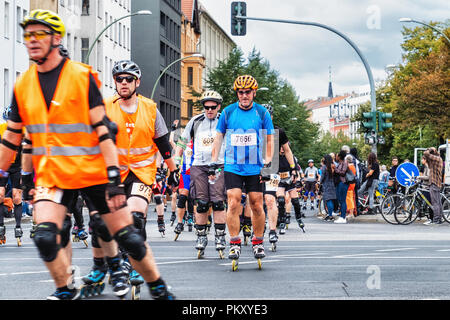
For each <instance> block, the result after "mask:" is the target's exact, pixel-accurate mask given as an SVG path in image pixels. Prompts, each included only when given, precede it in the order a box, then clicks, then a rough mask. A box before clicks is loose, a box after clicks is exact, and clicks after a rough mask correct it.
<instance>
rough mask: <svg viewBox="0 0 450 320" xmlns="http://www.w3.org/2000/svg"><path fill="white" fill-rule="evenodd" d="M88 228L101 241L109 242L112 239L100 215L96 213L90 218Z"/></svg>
mask: <svg viewBox="0 0 450 320" xmlns="http://www.w3.org/2000/svg"><path fill="white" fill-rule="evenodd" d="M89 227H90V228H91V229H92V231H93V233H95V234H96V235H97V236H98V237H99V238H100V239H102V240H103V241H105V242H110V241H111V240H112V239H113V238H112V237H111V234H110V233H109V230H108V228H107V227H106V224H105V222H104V221H103V219H102V218H101V217H100V214H98V213H96V214H94V215H92V216H91V219H90V221H89Z"/></svg>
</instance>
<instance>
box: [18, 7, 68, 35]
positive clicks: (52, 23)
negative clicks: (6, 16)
mask: <svg viewBox="0 0 450 320" xmlns="http://www.w3.org/2000/svg"><path fill="white" fill-rule="evenodd" d="M30 24H43V25H46V26H47V27H49V28H50V29H52V30H53V31H54V32H56V33H59V34H60V35H61V37H64V35H65V34H66V27H65V26H64V23H63V22H62V20H61V18H60V17H59V16H58V15H57V14H56V13H54V12H53V11H50V10H42V9H36V10H33V11H31V12H30V14H29V15H28V16H26V17H25V18H24V19H23V21H22V22H21V23H20V26H21V27H22V28H24V29H25V27H26V26H28V25H30Z"/></svg>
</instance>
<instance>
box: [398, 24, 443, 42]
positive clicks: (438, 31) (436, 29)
mask: <svg viewBox="0 0 450 320" xmlns="http://www.w3.org/2000/svg"><path fill="white" fill-rule="evenodd" d="M398 21H399V22H415V23H418V24H421V25H424V26H427V27H428V28H431V29H433V30H434V31H436V32H437V33H439V34H441V35H442V36H443V37H444V38H445V39H447V41H448V43H449V44H450V39H449V38H448V37H447V36H446V35H445V34H444V33H443V32H442V31H441V30H439V29H438V28H435V27H433V26H430V25H429V24H426V23H425V22H422V21H418V20H414V19H411V18H400V19H398Z"/></svg>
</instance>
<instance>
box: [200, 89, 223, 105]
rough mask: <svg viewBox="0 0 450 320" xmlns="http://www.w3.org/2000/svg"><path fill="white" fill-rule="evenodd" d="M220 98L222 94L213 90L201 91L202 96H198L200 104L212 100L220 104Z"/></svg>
mask: <svg viewBox="0 0 450 320" xmlns="http://www.w3.org/2000/svg"><path fill="white" fill-rule="evenodd" d="M222 100H223V99H222V96H221V95H220V94H219V93H218V92H216V91H213V90H208V91H205V92H203V94H202V96H201V97H200V102H201V103H202V104H204V103H205V102H206V101H214V102H217V103H218V104H221V103H222Z"/></svg>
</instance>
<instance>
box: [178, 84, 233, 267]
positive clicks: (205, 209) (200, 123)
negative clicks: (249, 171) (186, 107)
mask: <svg viewBox="0 0 450 320" xmlns="http://www.w3.org/2000/svg"><path fill="white" fill-rule="evenodd" d="M200 103H201V104H202V106H203V108H204V112H203V113H201V114H199V115H197V116H195V117H193V118H192V119H191V120H190V121H189V122H188V123H187V125H186V128H185V129H184V131H183V134H182V136H181V137H180V139H181V140H182V141H191V140H192V141H193V149H194V150H195V152H194V157H193V162H192V165H191V167H190V172H191V195H192V197H193V198H194V199H195V203H196V205H197V212H196V214H195V222H196V223H195V229H196V234H197V242H196V245H195V248H196V249H197V250H198V257H199V258H200V257H202V256H203V255H204V252H205V248H206V246H207V244H208V238H207V224H208V213H209V211H210V209H211V208H212V211H213V218H214V230H215V247H216V250H217V251H218V252H219V256H220V258H223V254H222V252H223V250H225V245H226V241H225V223H226V215H225V203H224V201H225V197H226V196H225V180H224V175H223V174H221V173H222V172H223V164H224V159H223V154H224V148H221V152H220V154H219V156H218V158H217V161H216V167H215V168H214V174H215V175H216V179H214V180H210V179H209V178H208V176H209V175H210V172H209V169H210V166H209V165H210V163H211V151H212V145H213V142H214V136H215V131H216V126H217V122H218V120H219V116H220V113H219V110H220V108H221V105H222V96H221V95H220V94H219V93H217V92H216V91H212V90H209V91H205V92H203V94H202V95H201V97H200ZM182 151H183V146H180V147H179V148H177V151H176V155H177V156H180V155H181V153H182ZM216 171H217V174H216Z"/></svg>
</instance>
